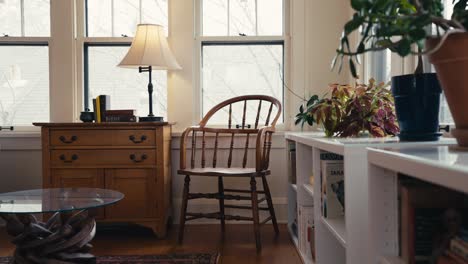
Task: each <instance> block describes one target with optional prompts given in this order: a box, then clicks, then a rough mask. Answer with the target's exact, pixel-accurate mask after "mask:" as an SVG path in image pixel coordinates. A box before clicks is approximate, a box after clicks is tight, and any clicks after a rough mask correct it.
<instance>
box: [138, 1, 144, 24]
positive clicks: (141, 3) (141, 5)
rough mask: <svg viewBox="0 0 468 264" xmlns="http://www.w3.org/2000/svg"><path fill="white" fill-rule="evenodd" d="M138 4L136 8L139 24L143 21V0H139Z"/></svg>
mask: <svg viewBox="0 0 468 264" xmlns="http://www.w3.org/2000/svg"><path fill="white" fill-rule="evenodd" d="M138 4H139V6H138V8H139V10H138V12H139V21H140V24H141V23H143V0H140V2H139V3H138Z"/></svg>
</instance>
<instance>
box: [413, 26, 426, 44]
mask: <svg viewBox="0 0 468 264" xmlns="http://www.w3.org/2000/svg"><path fill="white" fill-rule="evenodd" d="M409 35H410V37H411V38H412V39H413V40H415V41H418V40H421V39H425V38H426V35H427V34H426V30H424V29H423V28H417V29H413V30H411V31H410V32H409Z"/></svg>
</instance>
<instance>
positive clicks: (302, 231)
mask: <svg viewBox="0 0 468 264" xmlns="http://www.w3.org/2000/svg"><path fill="white" fill-rule="evenodd" d="M313 219H314V207H312V206H299V237H298V239H299V251H300V252H301V253H302V254H303V255H305V256H307V258H309V259H312V252H311V251H310V235H309V228H308V227H309V225H310V221H312V222H313Z"/></svg>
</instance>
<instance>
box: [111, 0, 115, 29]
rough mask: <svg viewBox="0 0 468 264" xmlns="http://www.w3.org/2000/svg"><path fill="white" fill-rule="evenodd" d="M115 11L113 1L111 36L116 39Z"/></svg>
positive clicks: (112, 0) (112, 2)
mask: <svg viewBox="0 0 468 264" xmlns="http://www.w3.org/2000/svg"><path fill="white" fill-rule="evenodd" d="M114 16H115V11H114V0H111V36H112V37H115V25H114V24H115V17H114Z"/></svg>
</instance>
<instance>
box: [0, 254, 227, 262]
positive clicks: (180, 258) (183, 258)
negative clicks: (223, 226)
mask: <svg viewBox="0 0 468 264" xmlns="http://www.w3.org/2000/svg"><path fill="white" fill-rule="evenodd" d="M218 260H219V254H218V253H216V254H208V253H200V254H170V255H151V256H98V257H97V263H98V264H217V263H218ZM9 261H10V258H9V257H0V264H8V263H10V262H9Z"/></svg>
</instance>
